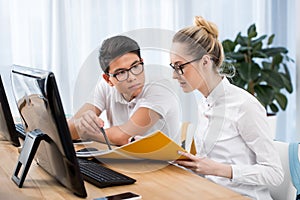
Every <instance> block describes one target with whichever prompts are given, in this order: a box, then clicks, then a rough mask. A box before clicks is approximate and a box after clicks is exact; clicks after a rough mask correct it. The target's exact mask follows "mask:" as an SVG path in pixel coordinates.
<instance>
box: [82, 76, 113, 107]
mask: <svg viewBox="0 0 300 200" xmlns="http://www.w3.org/2000/svg"><path fill="white" fill-rule="evenodd" d="M107 87H109V86H108V84H107V83H106V82H105V80H104V79H100V80H99V81H98V82H97V84H96V86H95V89H94V91H93V92H92V94H91V95H90V97H89V98H88V101H87V103H90V104H92V105H94V106H96V107H97V108H99V109H100V110H101V111H102V112H103V111H104V110H105V103H106V96H107V95H109V92H108V91H107V90H108V88H107Z"/></svg>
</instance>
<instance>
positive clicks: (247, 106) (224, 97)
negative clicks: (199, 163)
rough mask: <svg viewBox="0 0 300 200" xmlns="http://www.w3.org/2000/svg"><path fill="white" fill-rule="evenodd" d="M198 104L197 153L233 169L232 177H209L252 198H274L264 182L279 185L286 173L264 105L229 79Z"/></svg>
mask: <svg viewBox="0 0 300 200" xmlns="http://www.w3.org/2000/svg"><path fill="white" fill-rule="evenodd" d="M198 106H199V109H198V110H199V116H198V117H199V118H198V120H199V123H198V127H197V131H196V134H195V136H194V139H195V144H196V149H197V155H199V156H207V157H209V158H210V159H212V160H214V161H217V162H220V163H226V164H229V165H231V166H232V172H233V174H232V175H233V177H232V179H228V178H222V177H216V176H206V178H208V179H210V180H212V181H214V182H216V183H219V184H221V185H224V186H226V187H228V188H230V189H232V190H234V191H236V192H239V193H241V194H243V195H246V196H249V197H251V198H252V199H263V200H267V199H271V197H270V194H269V191H268V189H267V187H266V186H265V185H279V184H280V183H281V182H282V180H283V176H284V175H283V170H282V166H281V162H280V158H279V155H278V153H277V151H276V150H275V147H274V146H273V142H272V139H271V136H270V133H269V131H270V127H269V125H268V122H267V116H266V111H265V109H264V107H263V106H262V105H261V104H260V102H258V100H257V99H256V98H255V97H253V96H252V95H251V94H250V93H248V92H247V91H245V90H243V89H241V88H239V87H236V86H234V85H232V84H230V82H229V81H228V80H227V79H226V78H223V80H222V81H221V83H220V84H219V85H218V86H217V87H216V88H215V89H214V90H213V91H212V92H211V94H210V95H209V96H208V97H207V98H203V101H201V102H199V105H198Z"/></svg>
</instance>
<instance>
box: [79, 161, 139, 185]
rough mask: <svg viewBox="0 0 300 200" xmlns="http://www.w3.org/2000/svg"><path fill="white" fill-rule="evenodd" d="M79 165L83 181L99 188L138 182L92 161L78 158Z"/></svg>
mask: <svg viewBox="0 0 300 200" xmlns="http://www.w3.org/2000/svg"><path fill="white" fill-rule="evenodd" d="M78 163H79V168H80V171H81V174H82V176H83V179H84V180H85V181H87V182H90V183H91V184H93V185H95V186H97V187H99V188H105V187H110V186H117V185H128V184H133V183H134V182H136V180H135V179H133V178H131V177H129V176H126V175H124V174H121V173H119V172H117V171H114V170H112V169H109V168H107V167H104V166H103V165H101V164H100V163H96V162H95V161H92V160H87V159H81V158H78Z"/></svg>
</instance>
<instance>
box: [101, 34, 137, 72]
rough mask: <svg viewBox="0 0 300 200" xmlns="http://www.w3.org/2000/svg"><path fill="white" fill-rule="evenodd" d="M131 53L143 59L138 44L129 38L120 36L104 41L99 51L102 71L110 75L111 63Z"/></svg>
mask: <svg viewBox="0 0 300 200" xmlns="http://www.w3.org/2000/svg"><path fill="white" fill-rule="evenodd" d="M130 52H132V53H135V54H136V55H137V56H138V57H139V58H141V54H140V47H139V45H138V43H137V42H136V41H135V40H133V39H131V38H129V37H127V36H122V35H118V36H114V37H111V38H108V39H106V40H104V41H103V43H102V45H101V48H100V50H99V63H100V66H101V68H102V70H103V71H104V72H105V73H108V70H109V65H110V63H111V61H113V60H114V59H116V58H117V57H120V56H122V55H124V54H126V53H130Z"/></svg>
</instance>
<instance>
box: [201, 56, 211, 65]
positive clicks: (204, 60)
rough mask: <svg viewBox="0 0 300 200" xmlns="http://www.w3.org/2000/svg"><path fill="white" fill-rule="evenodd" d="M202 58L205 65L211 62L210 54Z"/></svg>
mask: <svg viewBox="0 0 300 200" xmlns="http://www.w3.org/2000/svg"><path fill="white" fill-rule="evenodd" d="M202 60H203V65H204V66H205V65H207V64H210V63H211V59H210V56H209V55H204V56H203V57H202Z"/></svg>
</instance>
